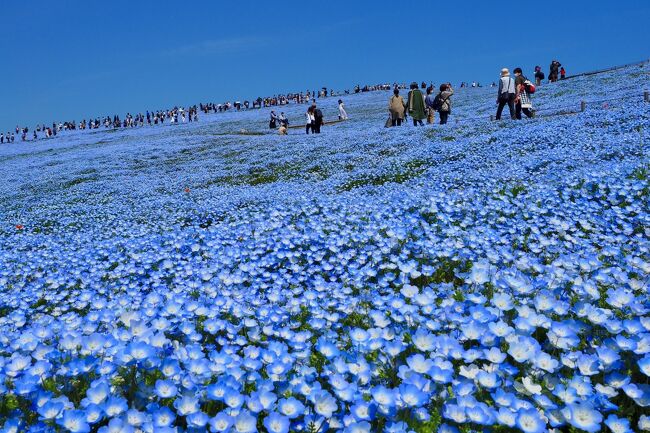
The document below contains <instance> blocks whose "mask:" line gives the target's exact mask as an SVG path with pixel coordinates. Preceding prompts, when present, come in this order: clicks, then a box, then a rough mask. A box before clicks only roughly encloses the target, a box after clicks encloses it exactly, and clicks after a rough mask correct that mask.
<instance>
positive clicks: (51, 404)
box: [38, 400, 65, 420]
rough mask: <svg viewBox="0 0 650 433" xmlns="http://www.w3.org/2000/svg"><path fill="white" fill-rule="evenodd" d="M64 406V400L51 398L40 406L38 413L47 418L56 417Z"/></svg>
mask: <svg viewBox="0 0 650 433" xmlns="http://www.w3.org/2000/svg"><path fill="white" fill-rule="evenodd" d="M64 406H65V405H64V404H63V403H62V402H56V401H52V400H50V401H48V402H46V403H45V404H43V405H42V406H41V407H39V408H38V414H39V415H40V416H41V417H43V419H46V420H48V419H55V418H57V417H58V416H59V414H60V413H61V412H62V411H63V408H64Z"/></svg>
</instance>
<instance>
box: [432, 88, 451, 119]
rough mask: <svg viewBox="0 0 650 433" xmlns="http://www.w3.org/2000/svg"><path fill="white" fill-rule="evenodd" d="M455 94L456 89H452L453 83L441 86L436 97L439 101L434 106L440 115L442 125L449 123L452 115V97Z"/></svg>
mask: <svg viewBox="0 0 650 433" xmlns="http://www.w3.org/2000/svg"><path fill="white" fill-rule="evenodd" d="M453 94H454V89H452V88H451V83H447V84H441V85H440V93H438V95H437V96H436V99H437V101H435V102H434V104H435V107H436V108H437V109H438V113H439V114H440V124H441V125H444V124H446V123H447V119H448V118H449V114H450V113H451V95H453Z"/></svg>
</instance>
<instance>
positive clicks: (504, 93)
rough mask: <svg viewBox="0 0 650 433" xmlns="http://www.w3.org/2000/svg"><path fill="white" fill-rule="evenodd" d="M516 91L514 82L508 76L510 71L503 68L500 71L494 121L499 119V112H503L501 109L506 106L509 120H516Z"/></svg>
mask: <svg viewBox="0 0 650 433" xmlns="http://www.w3.org/2000/svg"><path fill="white" fill-rule="evenodd" d="M516 93H517V91H516V89H515V80H513V79H512V77H511V76H510V71H509V70H508V68H503V69H502V70H501V78H500V79H499V92H498V93H497V104H498V107H497V116H496V120H500V119H501V112H502V111H503V107H505V106H506V104H507V105H508V108H509V109H510V118H511V119H513V120H514V119H516V115H515V96H516Z"/></svg>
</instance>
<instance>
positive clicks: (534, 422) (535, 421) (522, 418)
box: [516, 409, 546, 433]
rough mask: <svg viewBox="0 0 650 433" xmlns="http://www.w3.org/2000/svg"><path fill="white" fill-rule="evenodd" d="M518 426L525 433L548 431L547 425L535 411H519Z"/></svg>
mask: <svg viewBox="0 0 650 433" xmlns="http://www.w3.org/2000/svg"><path fill="white" fill-rule="evenodd" d="M516 424H517V427H518V428H519V429H520V430H521V431H523V432H525V433H542V432H544V431H546V423H545V422H544V420H543V419H542V417H541V416H540V414H539V412H537V410H535V409H521V410H519V411H518V412H517V420H516Z"/></svg>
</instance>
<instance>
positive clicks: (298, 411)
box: [278, 397, 305, 419]
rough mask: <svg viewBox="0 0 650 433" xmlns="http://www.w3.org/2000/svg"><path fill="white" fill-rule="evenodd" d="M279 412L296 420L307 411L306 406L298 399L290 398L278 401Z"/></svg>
mask: <svg viewBox="0 0 650 433" xmlns="http://www.w3.org/2000/svg"><path fill="white" fill-rule="evenodd" d="M278 411H279V412H280V413H281V414H283V415H285V416H286V417H288V418H290V419H294V418H296V417H298V416H300V415H302V413H303V412H304V411H305V406H304V405H303V404H302V403H301V402H300V401H299V400H297V399H296V398H294V397H289V398H286V399H281V400H279V401H278Z"/></svg>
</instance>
